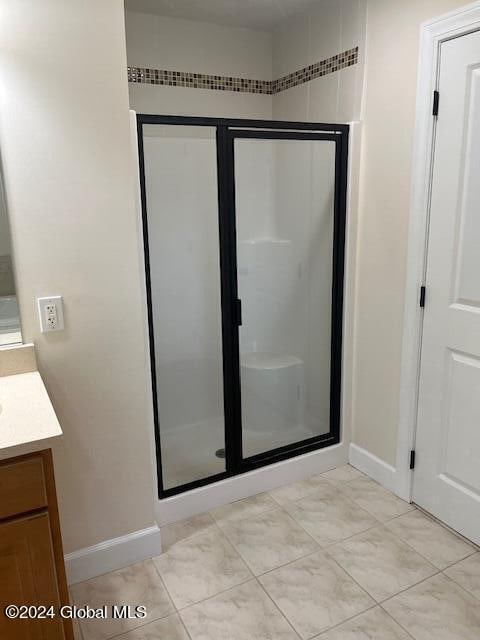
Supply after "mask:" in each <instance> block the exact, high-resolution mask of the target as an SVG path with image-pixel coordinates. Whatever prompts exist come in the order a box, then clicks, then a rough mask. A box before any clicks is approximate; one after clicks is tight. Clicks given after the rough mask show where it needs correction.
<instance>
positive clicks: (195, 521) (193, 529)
mask: <svg viewBox="0 0 480 640" xmlns="http://www.w3.org/2000/svg"><path fill="white" fill-rule="evenodd" d="M216 530H217V525H216V524H215V521H214V520H213V518H212V516H211V515H210V514H209V513H201V514H200V515H197V516H192V517H191V518H187V519H186V520H180V522H174V523H173V524H167V525H165V526H164V527H161V533H162V551H168V549H170V547H171V546H172V545H174V544H176V543H177V542H181V541H182V540H188V539H189V538H193V537H194V536H197V535H198V534H200V533H207V532H208V531H216Z"/></svg>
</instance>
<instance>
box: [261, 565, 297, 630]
mask: <svg viewBox="0 0 480 640" xmlns="http://www.w3.org/2000/svg"><path fill="white" fill-rule="evenodd" d="M255 580H256V582H257V584H258V585H259V586H260V589H262V591H263V592H264V593H265V595H266V596H267V598H268V599H269V600H270V601H271V602H272V603H273V606H274V607H275V608H276V609H277V611H278V612H279V613H280V615H281V616H282V618H283V619H284V620H286V621H287V623H288V624H289V625H290V627H291V629H292V631H293V632H294V633H295V635H296V636H297V637H298V638H300V639H301V635H300V633H299V632H298V631H297V630H296V629H295V627H294V626H293V623H292V622H290V620H289V619H288V617H287V615H286V614H285V613H284V612H283V611H282V610H281V609H280V607H279V606H278V604H277V603H276V602H275V600H274V599H273V598H272V596H271V595H270V594H269V593H268V591H267V590H266V589H265V587H264V586H263V584H262V583H261V582H260V580H259V579H258V578H257V577H255Z"/></svg>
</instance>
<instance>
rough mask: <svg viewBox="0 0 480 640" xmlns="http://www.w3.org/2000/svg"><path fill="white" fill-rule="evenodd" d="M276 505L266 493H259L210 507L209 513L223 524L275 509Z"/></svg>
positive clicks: (219, 523)
mask: <svg viewBox="0 0 480 640" xmlns="http://www.w3.org/2000/svg"><path fill="white" fill-rule="evenodd" d="M277 506H278V505H277V504H276V502H275V500H273V499H272V497H271V496H269V495H268V493H259V494H257V495H256V496H252V497H251V498H245V499H244V500H237V502H232V503H230V504H226V505H225V506H223V507H217V508H216V509H212V510H211V511H210V513H211V515H212V516H213V519H214V520H215V521H216V523H217V524H218V525H220V526H223V525H224V524H226V523H227V522H233V521H235V520H244V519H245V518H251V517H252V516H256V515H258V514H259V513H263V512H264V511H269V510H270V509H275V508H276V507H277Z"/></svg>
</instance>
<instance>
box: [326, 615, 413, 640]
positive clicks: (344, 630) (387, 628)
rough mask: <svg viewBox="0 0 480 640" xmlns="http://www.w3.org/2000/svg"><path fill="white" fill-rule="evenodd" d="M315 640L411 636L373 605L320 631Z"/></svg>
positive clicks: (401, 638)
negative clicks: (333, 626) (330, 628)
mask: <svg viewBox="0 0 480 640" xmlns="http://www.w3.org/2000/svg"><path fill="white" fill-rule="evenodd" d="M315 640H411V636H409V635H408V634H407V632H406V631H404V630H403V629H402V627H400V625H398V624H397V623H396V622H395V620H393V618H391V617H390V616H389V615H388V614H387V613H385V611H384V610H383V609H382V608H381V607H375V608H374V609H370V610H369V611H365V613H361V614H360V615H359V616H356V617H355V618H352V619H351V620H348V621H347V622H343V623H342V624H340V625H339V626H338V627H335V629H332V630H331V631H326V632H325V633H322V635H320V636H317V638H315Z"/></svg>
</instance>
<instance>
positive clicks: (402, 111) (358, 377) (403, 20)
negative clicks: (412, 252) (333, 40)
mask: <svg viewBox="0 0 480 640" xmlns="http://www.w3.org/2000/svg"><path fill="white" fill-rule="evenodd" d="M465 4H466V3H465V1H464V0H402V2H399V1H398V0H368V18H367V51H366V58H367V63H366V76H365V94H364V113H363V119H364V123H365V124H364V133H363V141H362V160H361V194H360V198H361V199H360V203H361V204H360V211H359V247H358V264H357V287H358V289H357V301H356V313H357V317H356V357H355V374H354V375H355V396H354V416H355V418H354V433H353V441H354V442H355V443H356V444H357V445H359V446H360V447H363V448H365V449H367V450H368V451H369V452H370V453H373V454H374V455H376V456H378V457H379V458H381V459H383V460H385V461H386V462H388V463H390V464H392V465H395V455H396V441H397V417H398V401H399V386H400V356H401V341H402V324H403V305H404V287H405V278H406V260H407V257H406V256H407V234H408V215H409V205H410V183H411V167H412V147H413V136H414V123H415V100H416V82H417V64H418V42H419V28H420V24H421V23H422V22H424V21H425V20H428V19H431V18H434V17H436V16H440V15H441V14H443V13H445V12H447V11H450V10H453V9H455V8H457V7H460V6H463V5H465Z"/></svg>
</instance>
